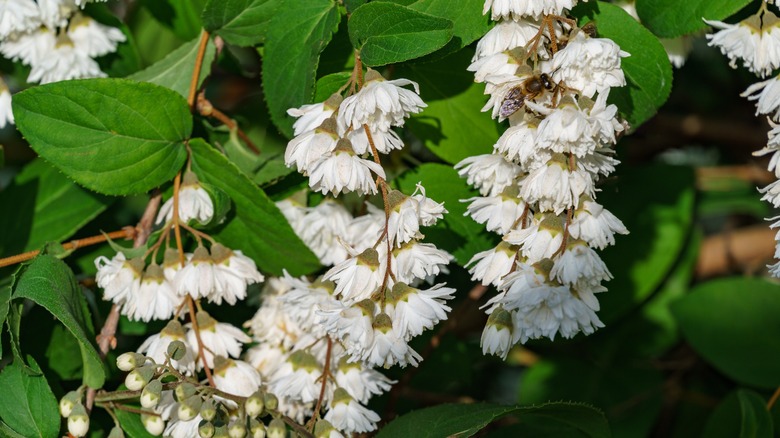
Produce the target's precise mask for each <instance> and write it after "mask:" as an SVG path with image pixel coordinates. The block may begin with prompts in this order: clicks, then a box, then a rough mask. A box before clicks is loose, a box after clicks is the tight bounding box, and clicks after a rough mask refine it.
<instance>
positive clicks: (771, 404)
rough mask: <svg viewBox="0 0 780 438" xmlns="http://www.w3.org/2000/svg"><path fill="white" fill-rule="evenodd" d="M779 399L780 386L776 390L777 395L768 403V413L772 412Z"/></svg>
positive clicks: (773, 395)
mask: <svg viewBox="0 0 780 438" xmlns="http://www.w3.org/2000/svg"><path fill="white" fill-rule="evenodd" d="M778 398H780V386H778V387H777V389H775V393H774V394H772V397H771V398H770V399H769V401H768V402H767V403H766V410H767V411H771V410H772V406H774V405H775V402H776V401H777V399H778Z"/></svg>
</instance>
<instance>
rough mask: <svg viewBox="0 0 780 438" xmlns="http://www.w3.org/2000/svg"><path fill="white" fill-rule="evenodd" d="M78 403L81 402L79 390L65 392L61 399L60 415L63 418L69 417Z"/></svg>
mask: <svg viewBox="0 0 780 438" xmlns="http://www.w3.org/2000/svg"><path fill="white" fill-rule="evenodd" d="M77 404H81V394H79V393H78V391H71V392H69V393H67V394H65V396H64V397H62V399H61V400H60V415H62V417H63V418H68V416H70V413H71V412H73V408H74V407H76V405H77Z"/></svg>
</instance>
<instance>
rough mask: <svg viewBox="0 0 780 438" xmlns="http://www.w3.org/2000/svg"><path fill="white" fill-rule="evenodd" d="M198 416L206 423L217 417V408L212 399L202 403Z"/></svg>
mask: <svg viewBox="0 0 780 438" xmlns="http://www.w3.org/2000/svg"><path fill="white" fill-rule="evenodd" d="M200 416H201V417H202V418H203V419H204V420H206V421H211V420H213V419H214V417H216V416H217V407H216V405H215V404H214V400H213V399H208V400H206V401H205V402H203V404H202V405H201V406H200Z"/></svg>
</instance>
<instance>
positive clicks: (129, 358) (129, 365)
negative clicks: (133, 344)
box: [116, 352, 146, 371]
mask: <svg viewBox="0 0 780 438" xmlns="http://www.w3.org/2000/svg"><path fill="white" fill-rule="evenodd" d="M145 361H146V358H145V357H144V355H142V354H138V353H133V352H130V353H122V354H120V355H119V357H117V358H116V367H117V368H119V369H120V370H122V371H132V370H134V369H136V368H137V367H140V366H141V365H143V364H144V362H145Z"/></svg>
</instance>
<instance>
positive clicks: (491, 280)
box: [456, 0, 629, 357]
mask: <svg viewBox="0 0 780 438" xmlns="http://www.w3.org/2000/svg"><path fill="white" fill-rule="evenodd" d="M575 3H576V1H555V2H543V1H534V0H529V1H510V0H506V1H498V0H496V1H491V0H488V1H486V2H485V12H487V11H491V12H492V14H491V15H492V17H493V19H494V20H498V23H497V24H496V25H495V27H493V29H492V30H490V31H489V32H488V33H487V34H486V35H485V37H484V38H483V39H482V40H481V41H480V42H479V43H478V45H477V53H476V54H475V56H474V59H473V62H472V64H471V66H470V67H469V70H470V71H473V72H474V74H475V80H476V81H477V82H483V83H485V93H486V94H488V95H489V96H490V97H489V99H488V102H487V104H486V105H485V107H484V108H483V111H491V112H492V115H493V117H494V118H498V119H499V121H503V120H509V125H510V126H509V128H508V129H507V130H506V131H505V132H504V133H503V135H502V136H501V137H500V138H499V139H498V141H497V142H496V144H495V146H494V150H493V153H492V154H487V155H480V156H473V157H469V158H466V159H465V160H463V161H461V162H460V163H458V164H457V165H456V169H458V171H459V173H460V175H461V176H462V177H464V178H466V179H467V181H468V183H469V184H471V185H473V186H474V187H476V188H477V189H478V190H479V192H480V195H481V196H479V197H475V198H471V199H468V200H465V202H469V206H468V208H467V213H466V214H467V215H469V216H471V217H472V218H473V219H474V220H475V221H477V222H479V223H483V224H485V226H486V228H487V229H488V230H489V231H492V232H495V233H498V234H500V235H502V236H503V241H502V242H501V243H500V244H499V245H498V246H497V247H495V248H493V249H489V250H487V251H484V252H481V253H478V254H476V255H475V256H474V257H473V258H472V259H471V261H470V262H469V263H468V265H467V266H469V267H470V271H469V272H470V273H471V274H472V278H473V279H474V280H479V281H481V282H482V284H483V285H493V286H496V287H497V288H498V290H499V293H498V295H496V296H495V297H493V298H492V299H490V301H489V302H488V304H487V307H488V308H487V313H488V314H489V315H490V316H489V318H488V323H487V325H486V327H485V330H484V332H483V335H482V348H483V351H484V352H485V353H490V354H496V355H499V356H502V357H506V354H507V352H508V351H509V349H510V348H511V346H512V345H514V344H515V343H517V342H525V341H527V340H528V339H533V338H539V337H549V338H551V339H552V338H554V337H555V336H556V335H558V334H560V335H561V336H563V337H566V338H569V337H572V336H574V335H575V334H577V333H578V332H580V331H582V332H584V333H586V334H590V333H592V332H593V331H594V330H596V329H597V328H599V327H602V326H603V324H602V322H601V321H600V320H599V318H598V316H597V315H596V312H597V311H598V310H599V303H598V300H597V299H596V296H595V294H596V293H600V292H603V291H605V290H606V289H605V288H604V286H602V282H603V281H606V280H609V279H610V278H611V274H610V272H609V270H608V269H607V267H606V266H605V264H604V263H603V262H602V261H601V259H600V258H599V256H598V254H597V253H596V252H595V250H594V248H595V249H603V248H604V247H606V246H608V245H611V244H614V242H615V239H614V234H615V233H621V234H625V233H627V230H626V228H625V227H624V226H623V224H622V223H621V222H620V220H618V219H617V218H616V217H615V216H614V215H613V214H612V213H610V212H609V211H608V210H606V209H605V208H604V207H603V206H601V205H600V204H598V203H597V202H596V192H597V188H596V183H597V181H598V180H599V179H600V178H602V177H604V176H606V175H609V174H610V173H612V172H613V170H614V168H615V165H617V164H618V161H617V160H616V159H615V158H614V151H613V146H614V144H615V143H616V141H617V139H618V137H619V136H620V135H621V134H622V133H623V132H624V131H625V130H626V128H627V125H626V124H625V123H624V122H622V121H621V120H620V119H619V118H618V116H617V108H616V107H615V105H608V104H607V102H606V101H607V96H608V94H609V90H610V88H612V87H620V86H623V85H625V83H626V82H625V77H624V74H623V71H622V69H621V59H622V58H623V57H626V56H629V55H628V54H627V53H625V52H623V51H622V50H620V48H619V47H618V46H617V44H615V43H614V42H613V41H611V40H609V39H606V38H598V37H596V36H595V32H594V28H592V27H584V28H579V27H577V25H576V22H575V21H574V20H572V19H568V18H565V16H564V14H565V12H566V10H567V9H568V8H570V7H572V6H573V5H574V4H575ZM551 32H552V33H551Z"/></svg>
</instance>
